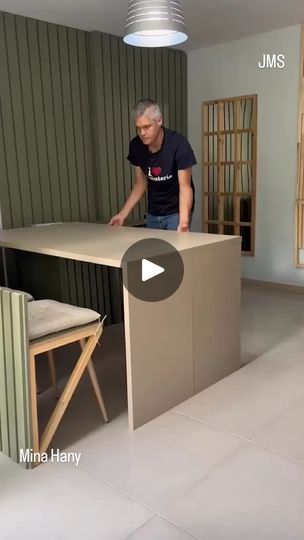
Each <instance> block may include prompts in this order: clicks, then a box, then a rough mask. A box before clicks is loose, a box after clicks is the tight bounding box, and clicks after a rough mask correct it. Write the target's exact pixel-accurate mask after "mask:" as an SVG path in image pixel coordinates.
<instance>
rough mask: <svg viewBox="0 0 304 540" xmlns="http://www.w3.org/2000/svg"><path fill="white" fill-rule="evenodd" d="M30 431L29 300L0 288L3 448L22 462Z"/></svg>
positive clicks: (0, 430)
mask: <svg viewBox="0 0 304 540" xmlns="http://www.w3.org/2000/svg"><path fill="white" fill-rule="evenodd" d="M30 431H31V430H30V418H29V384H28V329H27V300H26V296H25V295H24V294H20V293H16V292H10V291H7V290H5V289H1V288H0V450H1V451H2V452H3V453H4V454H5V455H6V456H9V457H11V458H12V459H13V460H14V461H16V462H19V451H20V450H21V449H23V450H26V449H27V448H31V447H32V444H31V440H30V438H31V435H30ZM26 466H27V467H28V465H26Z"/></svg>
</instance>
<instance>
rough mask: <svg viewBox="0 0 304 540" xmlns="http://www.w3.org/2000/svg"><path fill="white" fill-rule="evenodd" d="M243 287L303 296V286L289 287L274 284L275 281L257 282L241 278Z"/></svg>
mask: <svg viewBox="0 0 304 540" xmlns="http://www.w3.org/2000/svg"><path fill="white" fill-rule="evenodd" d="M242 284H243V285H249V286H250V285H254V286H257V287H261V288H264V289H274V290H276V291H282V292H289V293H293V294H304V285H303V286H301V285H290V284H289V283H276V282H275V281H259V280H257V279H248V278H242Z"/></svg>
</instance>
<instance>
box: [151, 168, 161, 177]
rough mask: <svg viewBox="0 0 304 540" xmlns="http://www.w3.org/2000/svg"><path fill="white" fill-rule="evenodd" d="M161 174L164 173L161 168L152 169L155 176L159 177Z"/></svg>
mask: <svg viewBox="0 0 304 540" xmlns="http://www.w3.org/2000/svg"><path fill="white" fill-rule="evenodd" d="M161 172H162V170H161V167H152V174H153V176H159V175H160V173H161Z"/></svg>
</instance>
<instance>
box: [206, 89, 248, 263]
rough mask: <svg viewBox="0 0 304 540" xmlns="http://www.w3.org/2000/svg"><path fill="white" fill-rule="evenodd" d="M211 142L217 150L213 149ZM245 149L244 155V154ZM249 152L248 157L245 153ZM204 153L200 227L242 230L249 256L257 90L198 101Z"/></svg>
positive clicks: (231, 231) (228, 231)
mask: <svg viewBox="0 0 304 540" xmlns="http://www.w3.org/2000/svg"><path fill="white" fill-rule="evenodd" d="M248 107H249V108H248ZM246 111H247V112H246ZM227 124H228V126H227ZM230 124H232V126H231V125H230ZM246 125H247V127H246ZM227 127H228V129H227ZM211 139H213V142H211ZM246 139H247V154H248V155H247V154H246V149H245V152H244V147H245V143H244V141H246ZM215 148H216V151H214V149H215ZM244 153H245V154H246V157H247V159H243V158H244ZM211 154H212V155H211ZM227 155H228V157H229V159H227ZM249 155H250V159H248V157H249ZM203 156H204V167H203V169H204V170H203V182H204V191H203V212H204V215H203V219H204V231H205V232H213V233H219V234H235V235H239V236H242V237H243V245H244V238H245V237H246V238H247V243H248V245H249V249H246V250H245V249H242V253H243V254H244V255H251V256H253V255H254V251H255V213H256V211H255V210H256V160H257V96H256V95H255V94H254V95H246V96H238V97H232V98H225V99H219V100H215V101H205V102H204V103H203ZM227 167H228V169H227ZM244 167H245V168H246V169H245V170H246V171H247V172H246V175H247V177H246V180H245V183H247V189H246V190H244V189H243V185H244V183H243V179H244V176H243V175H244V174H245V172H244ZM210 169H211V170H210ZM227 170H228V171H229V179H228V175H227V174H226V173H227ZM231 170H232V174H231ZM249 171H250V172H249ZM210 172H211V174H210ZM231 177H232V178H231ZM227 181H228V184H229V187H228V188H227ZM244 203H246V205H247V210H248V209H249V210H248V215H249V217H248V215H247V217H246V219H242V217H244ZM215 214H216V215H215ZM228 214H230V216H229V215H228ZM227 215H228V219H227ZM231 215H232V218H231Z"/></svg>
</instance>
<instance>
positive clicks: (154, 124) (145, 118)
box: [135, 109, 163, 145]
mask: <svg viewBox="0 0 304 540" xmlns="http://www.w3.org/2000/svg"><path fill="white" fill-rule="evenodd" d="M162 123H163V121H162V118H160V119H159V120H152V118H151V116H150V115H149V109H148V110H147V111H146V113H145V114H143V115H142V116H139V117H138V118H136V120H135V126H136V131H137V135H138V136H139V138H140V139H141V140H142V142H143V143H144V144H146V145H148V144H153V143H154V142H155V141H156V140H157V137H158V136H159V133H160V130H161V126H162Z"/></svg>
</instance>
